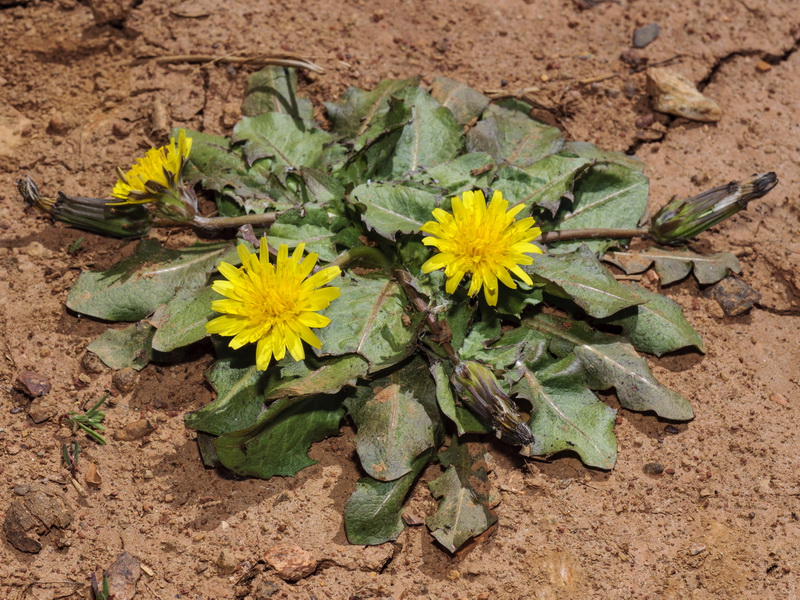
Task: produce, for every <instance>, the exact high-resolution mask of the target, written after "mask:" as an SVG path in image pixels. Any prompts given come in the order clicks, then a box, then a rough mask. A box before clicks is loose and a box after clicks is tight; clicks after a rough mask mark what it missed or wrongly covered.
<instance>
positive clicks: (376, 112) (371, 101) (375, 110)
mask: <svg viewBox="0 0 800 600" xmlns="http://www.w3.org/2000/svg"><path fill="white" fill-rule="evenodd" d="M418 85H419V77H411V78H409V79H384V80H383V81H381V82H380V83H379V84H378V85H377V86H376V87H375V89H374V90H373V91H371V92H365V91H364V90H360V89H358V88H355V87H351V88H348V89H347V91H345V93H344V94H343V95H342V98H341V101H340V102H338V103H334V102H326V103H325V110H326V111H327V112H328V117H329V118H330V120H331V123H332V125H333V131H334V133H336V134H339V135H340V136H342V137H344V138H347V139H360V140H361V144H360V145H359V144H358V143H357V144H356V150H358V149H360V148H361V147H363V145H364V144H365V143H366V141H368V140H370V139H374V138H375V137H376V135H377V134H378V133H380V132H381V131H383V130H385V129H386V127H387V120H386V115H387V113H388V112H389V110H390V106H389V100H390V98H392V96H396V95H397V94H398V93H399V92H400V91H401V90H404V89H406V88H410V87H414V88H415V87H417V86H418Z"/></svg>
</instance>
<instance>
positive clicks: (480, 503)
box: [426, 438, 497, 552]
mask: <svg viewBox="0 0 800 600" xmlns="http://www.w3.org/2000/svg"><path fill="white" fill-rule="evenodd" d="M439 457H440V459H441V460H442V464H443V465H445V466H447V470H446V471H445V472H444V473H443V474H442V475H441V476H440V477H438V478H437V479H434V480H433V481H431V482H430V483H429V484H428V487H429V488H430V490H431V493H432V494H433V495H434V497H435V498H437V499H438V500H439V507H438V508H437V509H436V513H435V514H433V515H432V516H431V517H428V519H426V524H427V525H428V529H430V531H431V535H433V537H434V538H435V539H436V541H437V542H439V543H440V544H441V545H442V546H444V547H445V548H447V550H449V551H450V552H455V551H456V550H458V549H459V548H460V547H461V546H463V545H464V544H465V543H466V542H467V541H469V540H470V539H472V538H473V537H475V536H477V535H480V534H481V533H483V532H484V531H486V530H487V529H489V527H491V526H492V525H493V524H494V523H495V522H496V521H497V515H496V514H495V513H494V512H493V511H492V510H490V509H489V507H488V506H487V502H488V501H489V490H488V488H489V485H488V481H487V469H486V462H485V461H484V459H483V454H479V455H478V456H475V455H473V454H472V453H471V452H470V451H469V446H468V445H467V444H460V443H459V441H458V439H457V438H454V439H453V440H452V441H451V444H450V448H448V450H447V451H445V452H443V453H441V454H440V455H439Z"/></svg>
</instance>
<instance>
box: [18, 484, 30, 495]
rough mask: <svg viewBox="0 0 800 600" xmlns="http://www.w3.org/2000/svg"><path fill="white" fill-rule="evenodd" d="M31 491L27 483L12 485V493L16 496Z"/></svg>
mask: <svg viewBox="0 0 800 600" xmlns="http://www.w3.org/2000/svg"><path fill="white" fill-rule="evenodd" d="M30 491H31V486H29V485H17V486H14V494H16V495H17V496H24V495H25V494H27V493H28V492H30Z"/></svg>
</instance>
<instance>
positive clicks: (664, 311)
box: [605, 284, 705, 356]
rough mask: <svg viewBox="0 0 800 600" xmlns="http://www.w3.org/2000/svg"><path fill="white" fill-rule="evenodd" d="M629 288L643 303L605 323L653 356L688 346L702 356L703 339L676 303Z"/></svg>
mask: <svg viewBox="0 0 800 600" xmlns="http://www.w3.org/2000/svg"><path fill="white" fill-rule="evenodd" d="M631 287H633V289H634V290H635V291H636V293H637V294H638V295H639V296H641V297H642V298H644V299H645V300H646V302H645V303H644V304H639V305H637V306H632V307H631V308H627V309H625V310H622V311H620V312H619V313H617V314H616V315H614V317H613V318H610V319H607V320H606V321H605V322H606V323H609V324H611V325H619V326H620V327H622V330H623V331H624V332H625V337H627V338H628V339H629V340H630V341H631V343H632V344H633V346H634V348H636V349H637V350H639V351H640V352H649V353H650V354H655V355H656V356H662V355H663V354H666V353H667V352H673V351H674V350H679V349H681V348H686V347H688V346H694V347H695V348H697V349H698V350H699V351H700V352H705V348H704V346H703V339H702V338H701V337H700V334H699V333H697V331H695V329H694V327H692V326H691V325H690V324H689V321H687V320H686V316H685V315H684V314H683V309H682V308H681V307H680V305H678V303H677V302H675V301H673V300H672V299H671V298H668V297H667V296H664V295H663V294H657V293H655V292H651V291H649V290H646V289H645V288H643V287H641V286H639V285H636V284H632V286H631Z"/></svg>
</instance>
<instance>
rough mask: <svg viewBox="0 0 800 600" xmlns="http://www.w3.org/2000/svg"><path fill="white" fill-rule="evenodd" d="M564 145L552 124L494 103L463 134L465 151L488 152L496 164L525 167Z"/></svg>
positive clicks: (558, 132) (562, 139) (553, 152)
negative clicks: (465, 135) (465, 144)
mask: <svg viewBox="0 0 800 600" xmlns="http://www.w3.org/2000/svg"><path fill="white" fill-rule="evenodd" d="M563 145H564V138H563V137H562V135H561V131H559V130H558V129H557V128H556V127H550V126H549V125H545V124H544V123H540V122H539V121H536V120H534V119H531V118H530V117H528V116H527V115H526V114H524V113H521V112H519V111H516V110H509V109H507V108H503V107H502V106H498V105H496V104H493V105H490V106H489V108H487V109H486V111H484V113H483V119H482V120H480V121H478V123H477V124H476V125H475V126H474V127H473V128H472V129H470V130H469V132H468V133H467V152H485V153H486V154H491V155H492V156H493V157H494V158H495V160H496V161H497V162H498V163H501V162H502V163H506V164H509V165H511V166H514V167H519V168H521V169H525V168H527V167H530V166H531V165H532V164H533V163H535V162H537V161H540V160H541V159H543V158H544V157H546V156H549V155H550V154H555V153H556V152H558V151H559V150H561V148H562V147H563Z"/></svg>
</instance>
